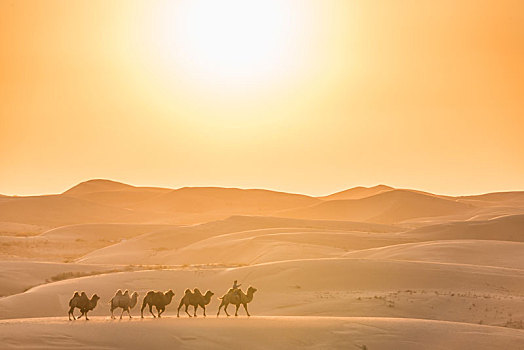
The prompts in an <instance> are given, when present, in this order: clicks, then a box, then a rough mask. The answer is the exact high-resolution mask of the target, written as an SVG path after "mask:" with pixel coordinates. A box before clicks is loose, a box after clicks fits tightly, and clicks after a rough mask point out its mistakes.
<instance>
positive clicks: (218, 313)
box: [217, 303, 224, 317]
mask: <svg viewBox="0 0 524 350" xmlns="http://www.w3.org/2000/svg"><path fill="white" fill-rule="evenodd" d="M222 306H224V304H223V303H220V306H219V307H218V312H217V317H218V315H220V309H222Z"/></svg>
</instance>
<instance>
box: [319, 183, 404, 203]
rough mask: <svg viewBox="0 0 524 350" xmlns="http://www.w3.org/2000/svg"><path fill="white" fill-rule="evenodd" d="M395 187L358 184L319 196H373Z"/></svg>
mask: <svg viewBox="0 0 524 350" xmlns="http://www.w3.org/2000/svg"><path fill="white" fill-rule="evenodd" d="M393 189H394V188H393V187H389V186H386V185H377V186H373V187H362V186H358V187H353V188H350V189H348V190H344V191H340V192H336V193H333V194H330V195H328V196H323V197H318V198H320V199H323V200H340V199H361V198H365V197H371V196H374V195H376V194H379V193H382V192H387V191H391V190H393Z"/></svg>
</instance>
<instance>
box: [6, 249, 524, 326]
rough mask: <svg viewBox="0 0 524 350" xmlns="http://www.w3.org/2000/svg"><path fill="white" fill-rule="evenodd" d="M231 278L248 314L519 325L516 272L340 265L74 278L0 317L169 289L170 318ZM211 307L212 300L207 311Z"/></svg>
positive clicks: (31, 295)
mask: <svg viewBox="0 0 524 350" xmlns="http://www.w3.org/2000/svg"><path fill="white" fill-rule="evenodd" d="M235 279H238V280H239V281H241V282H242V283H244V287H245V286H246V285H248V284H251V285H253V286H255V287H256V288H258V289H259V291H258V292H257V293H256V294H255V300H254V301H253V303H252V304H250V310H251V312H252V313H253V314H254V315H322V316H380V317H408V318H426V319H440V320H450V321H460V322H471V323H478V322H480V321H482V322H483V323H485V324H495V325H504V324H505V323H506V322H507V321H509V320H510V319H511V318H512V317H513V319H517V320H520V319H522V318H524V308H523V306H524V297H523V295H522V287H523V286H524V271H523V270H514V269H503V268H493V267H483V266H472V265H453V264H441V263H422V262H411V261H393V260H376V259H373V260H368V259H347V258H344V259H338V258H337V259H311V260H293V261H286V262H275V263H266V264H259V265H254V266H246V267H239V268H215V269H201V268H185V269H175V270H162V271H136V272H121V273H112V274H105V275H97V276H89V277H82V278H77V279H72V280H65V281H60V282H56V283H51V284H47V285H43V286H39V287H36V288H33V289H31V290H29V291H27V292H25V293H23V294H17V295H13V296H9V297H5V298H2V299H0V317H1V318H21V317H44V316H62V315H64V316H65V315H66V314H67V312H66V311H67V303H68V300H69V298H70V297H71V295H72V294H73V292H74V291H75V290H85V291H86V292H87V293H88V294H89V295H91V294H93V293H97V294H98V295H99V296H100V297H101V298H102V299H101V301H100V305H99V307H97V309H95V310H94V311H93V315H108V306H107V304H106V303H107V301H108V300H109V299H110V298H111V296H112V295H113V294H114V292H115V291H116V290H117V289H119V288H120V289H129V290H137V291H138V292H139V293H140V294H141V298H142V297H143V295H145V292H147V291H148V290H150V289H155V290H168V289H173V290H174V291H175V293H176V295H175V302H173V305H170V307H168V310H167V312H166V315H169V314H171V315H173V313H174V312H176V304H177V301H178V300H179V298H180V297H181V296H182V294H183V292H184V290H185V289H186V288H189V287H195V286H196V287H199V288H200V289H201V290H207V289H211V290H213V291H214V292H215V293H216V294H217V295H220V294H222V293H223V292H225V291H226V290H227V289H228V288H229V286H230V283H231V281H233V280H235ZM141 298H140V300H141ZM472 304H474V306H472ZM391 305H393V306H391ZM217 308H218V301H217V300H216V299H213V301H212V303H211V304H210V305H209V306H208V312H209V313H210V314H213V313H214V312H216V310H217ZM137 309H138V308H137ZM230 311H231V309H230ZM137 312H138V310H134V314H135V315H136V314H137ZM243 312H244V311H243V310H242V313H243ZM510 314H511V315H510Z"/></svg>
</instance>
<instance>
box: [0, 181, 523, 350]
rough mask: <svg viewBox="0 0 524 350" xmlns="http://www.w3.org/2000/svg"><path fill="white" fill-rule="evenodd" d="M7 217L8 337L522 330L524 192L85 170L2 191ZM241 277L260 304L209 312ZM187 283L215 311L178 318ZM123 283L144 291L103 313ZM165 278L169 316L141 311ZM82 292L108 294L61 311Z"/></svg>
mask: <svg viewBox="0 0 524 350" xmlns="http://www.w3.org/2000/svg"><path fill="white" fill-rule="evenodd" d="M0 221H1V223H0V228H1V229H0V259H1V261H0V295H1V298H0V338H1V339H2V344H1V346H0V347H1V348H6V349H22V348H31V349H39V348H41V349H64V348H85V349H143V348H145V347H150V348H182V349H183V348H191V349H195V348H196V349H199V348H206V349H207V348H211V347H213V348H228V349H230V348H247V347H249V348H256V349H258V348H260V349H265V348H282V349H284V348H304V347H306V348H318V349H324V348H344V349H367V350H370V349H518V348H522V346H523V344H524V330H523V322H524V236H523V233H524V192H507V193H492V194H485V195H479V196H467V197H451V196H440V195H438V194H431V193H425V192H420V191H416V190H410V189H395V188H392V187H389V186H385V185H379V186H375V187H371V188H364V187H357V188H353V189H349V190H345V191H341V192H338V193H335V194H333V195H330V196H323V197H318V198H315V197H310V196H304V195H296V194H291V193H282V192H274V191H266V190H243V189H230V188H212V187H208V188H182V189H168V188H154V187H134V186H131V185H127V184H122V183H117V182H113V181H109V180H91V181H87V182H84V183H81V184H79V185H77V186H74V187H73V188H72V189H70V190H68V191H66V192H64V193H62V194H57V195H48V196H32V197H9V196H3V197H2V198H1V200H0ZM234 280H238V281H239V283H241V284H242V286H241V288H242V289H243V290H246V289H247V287H248V286H250V285H251V286H254V287H256V288H257V292H256V293H255V294H254V297H253V301H252V302H250V303H249V304H248V307H249V311H250V313H251V314H252V315H253V316H252V317H250V318H248V317H247V316H246V314H245V311H244V309H243V308H242V307H241V308H240V311H239V315H240V316H238V317H235V316H231V317H227V316H225V315H223V314H222V315H221V316H220V317H218V318H217V317H216V312H217V309H218V305H219V303H220V301H219V300H218V299H217V297H219V296H221V295H223V294H224V293H225V292H227V290H228V289H229V288H230V287H231V285H232V283H233V281H234ZM194 287H198V288H199V289H200V290H201V291H203V292H205V291H206V290H208V289H209V290H211V291H213V292H214V293H215V295H214V296H213V298H212V300H211V302H210V304H209V305H208V306H207V314H208V316H207V317H206V318H203V317H202V311H201V310H199V311H198V315H199V317H197V318H196V319H195V318H189V317H188V316H187V315H185V314H184V315H183V316H182V315H181V317H180V318H177V317H176V310H177V306H178V302H179V300H180V298H181V297H182V296H183V294H184V291H185V289H186V288H194ZM118 289H122V290H125V289H128V290H129V291H130V292H133V291H137V292H138V293H139V302H138V305H137V306H135V308H134V309H133V310H132V311H131V314H132V315H133V318H132V319H128V318H127V316H124V319H122V320H118V319H117V320H111V319H110V312H109V305H108V301H109V300H110V299H111V297H112V296H113V295H114V293H115V292H116V290H118ZM169 289H172V290H173V291H174V292H175V296H174V298H173V301H172V302H171V303H170V304H169V305H168V306H167V309H166V312H165V313H164V314H163V315H162V316H163V317H162V318H161V319H153V317H152V316H151V315H150V314H149V311H148V310H147V308H146V310H144V311H145V313H144V316H145V318H144V319H141V318H140V306H141V303H142V298H143V297H144V296H145V294H146V293H147V291H149V290H160V291H167V290H169ZM75 291H85V292H86V293H87V294H88V295H89V296H91V295H93V294H95V293H96V294H97V295H98V296H100V297H101V299H100V301H99V303H98V305H97V307H96V308H95V309H94V310H93V311H91V312H90V313H89V316H90V320H89V321H86V320H84V319H81V320H75V321H68V318H67V311H68V308H69V307H68V301H69V299H70V298H71V296H72V295H73V293H74V292H75ZM229 312H230V313H231V314H234V306H232V305H230V306H229ZM75 314H76V315H77V316H78V315H79V311H78V310H76V311H75ZM117 315H118V312H117Z"/></svg>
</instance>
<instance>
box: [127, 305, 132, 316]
mask: <svg viewBox="0 0 524 350" xmlns="http://www.w3.org/2000/svg"><path fill="white" fill-rule="evenodd" d="M127 314H128V315H129V318H133V317H132V316H131V309H130V308H129V306H128V307H127Z"/></svg>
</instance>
